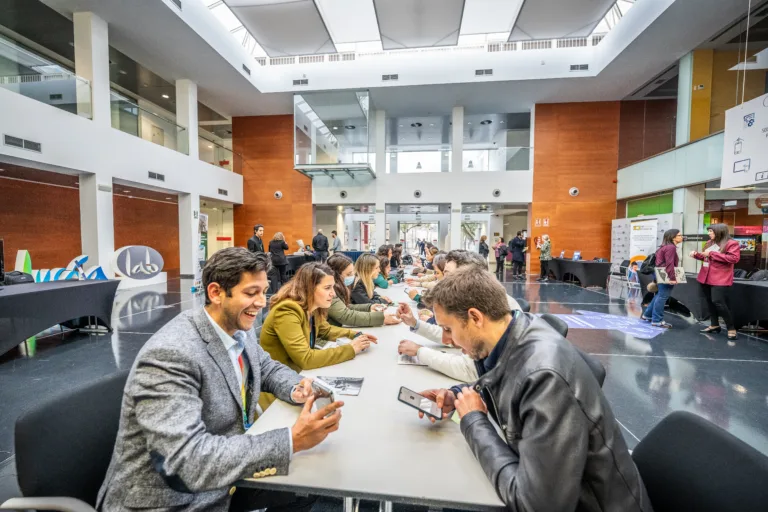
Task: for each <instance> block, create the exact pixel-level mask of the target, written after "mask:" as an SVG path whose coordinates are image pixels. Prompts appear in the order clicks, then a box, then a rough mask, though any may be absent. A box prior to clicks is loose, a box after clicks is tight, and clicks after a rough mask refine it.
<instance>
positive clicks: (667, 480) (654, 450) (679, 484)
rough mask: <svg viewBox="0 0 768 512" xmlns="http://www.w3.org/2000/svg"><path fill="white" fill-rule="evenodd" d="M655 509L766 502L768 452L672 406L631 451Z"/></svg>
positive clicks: (735, 508) (715, 509)
mask: <svg viewBox="0 0 768 512" xmlns="http://www.w3.org/2000/svg"><path fill="white" fill-rule="evenodd" d="M632 459H634V461H635V464H636V465H637V469H638V470H639V471H640V476H642V478H643V482H644V483H645V488H646V489H647V490H648V496H649V497H650V499H651V505H653V510H654V511H655V512H673V511H674V512H678V511H683V510H686V511H687V510H695V511H696V512H710V511H711V512H746V511H747V510H766V507H768V485H766V482H768V457H766V456H765V455H763V454H762V453H760V452H759V451H757V450H756V449H754V448H752V447H751V446H749V445H748V444H746V443H744V442H743V441H741V440H740V439H737V438H736V437H735V436H733V435H732V434H730V433H729V432H726V431H725V430H723V429H721V428H720V427H718V426H716V425H714V424H712V423H710V422H709V421H707V420H705V419H704V418H701V417H699V416H697V415H695V414H693V413H690V412H685V411H676V412H673V413H671V414H669V415H668V416H667V417H666V418H664V419H663V420H661V422H660V423H659V424H658V425H656V426H655V427H654V428H653V429H652V430H651V431H650V432H649V433H648V435H647V436H645V437H644V438H643V440H642V441H640V443H639V444H638V445H637V447H636V448H635V450H634V451H633V452H632Z"/></svg>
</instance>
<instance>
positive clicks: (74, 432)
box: [0, 371, 128, 511]
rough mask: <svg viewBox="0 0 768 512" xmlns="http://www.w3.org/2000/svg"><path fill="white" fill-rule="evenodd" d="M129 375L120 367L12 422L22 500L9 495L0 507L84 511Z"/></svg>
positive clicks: (107, 454)
mask: <svg viewBox="0 0 768 512" xmlns="http://www.w3.org/2000/svg"><path fill="white" fill-rule="evenodd" d="M127 379H128V371H122V372H118V373H115V374H113V375H110V376H108V377H104V378H102V379H99V380H97V381H94V382H90V383H88V384H86V385H84V386H80V387H78V388H75V389H71V390H68V391H66V392H65V393H62V394H60V395H58V396H54V397H51V398H49V399H48V400H47V401H45V402H44V403H41V404H38V405H36V406H35V407H34V408H32V409H31V410H29V411H27V412H26V413H24V414H23V415H22V416H20V417H19V418H18V419H17V420H16V430H15V433H14V438H15V439H14V440H15V447H16V469H17V473H18V480H19V487H20V488H21V492H22V494H23V495H24V498H12V499H10V500H8V501H6V502H5V503H3V504H2V505H0V509H11V510H16V509H38V508H39V509H45V510H83V511H85V510H91V508H90V507H94V506H95V505H96V496H97V494H98V492H99V488H100V487H101V484H102V482H103V481H104V476H105V475H106V473H107V468H108V467H109V461H110V459H111V458H112V450H113V449H114V446H115V439H116V438H117V430H118V426H119V423H120V408H121V406H122V401H123V390H124V388H125V383H126V380H127ZM63 497H66V498H63ZM72 498H74V499H72ZM77 500H79V501H77ZM43 504H45V506H42V505H43ZM86 504H87V505H86Z"/></svg>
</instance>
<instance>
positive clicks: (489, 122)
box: [461, 113, 531, 172]
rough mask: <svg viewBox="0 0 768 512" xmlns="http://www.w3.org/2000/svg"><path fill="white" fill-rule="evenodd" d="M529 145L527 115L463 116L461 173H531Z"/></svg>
mask: <svg viewBox="0 0 768 512" xmlns="http://www.w3.org/2000/svg"><path fill="white" fill-rule="evenodd" d="M530 143H531V115H530V113H519V114H470V115H465V117H464V151H463V153H462V169H461V170H462V171H464V172H478V171H527V170H530V168H531V165H530V157H531V148H530Z"/></svg>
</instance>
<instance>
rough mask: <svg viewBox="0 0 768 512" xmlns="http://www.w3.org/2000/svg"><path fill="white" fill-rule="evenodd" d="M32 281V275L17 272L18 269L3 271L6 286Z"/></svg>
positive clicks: (33, 279) (33, 280)
mask: <svg viewBox="0 0 768 512" xmlns="http://www.w3.org/2000/svg"><path fill="white" fill-rule="evenodd" d="M34 282H35V278H34V277H32V274H27V273H24V272H19V271H18V270H14V271H12V272H6V273H5V284H6V285H7V286H11V285H14V284H23V283H34Z"/></svg>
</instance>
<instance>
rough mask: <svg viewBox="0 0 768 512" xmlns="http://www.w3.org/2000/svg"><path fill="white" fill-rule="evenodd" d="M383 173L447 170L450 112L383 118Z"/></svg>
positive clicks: (449, 143)
mask: <svg viewBox="0 0 768 512" xmlns="http://www.w3.org/2000/svg"><path fill="white" fill-rule="evenodd" d="M386 131H387V133H386V137H385V140H386V151H387V157H386V164H387V167H386V170H385V171H386V173H387V174H389V173H392V174H408V173H421V172H448V171H450V170H451V143H452V142H453V139H452V135H451V131H452V130H451V115H450V113H445V114H443V115H434V114H427V115H413V116H408V117H398V116H394V117H388V118H387V119H386Z"/></svg>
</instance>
